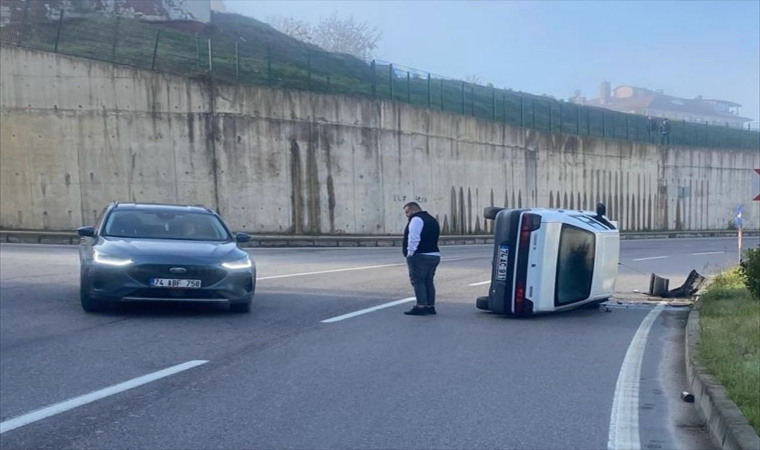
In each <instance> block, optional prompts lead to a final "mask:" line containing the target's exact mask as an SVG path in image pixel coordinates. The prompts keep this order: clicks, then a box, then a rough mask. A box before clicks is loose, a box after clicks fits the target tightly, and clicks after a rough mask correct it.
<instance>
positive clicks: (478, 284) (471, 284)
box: [467, 280, 491, 286]
mask: <svg viewBox="0 0 760 450" xmlns="http://www.w3.org/2000/svg"><path fill="white" fill-rule="evenodd" d="M490 282H491V280H488V281H481V282H480V283H470V284H468V285H467V286H482V285H484V284H488V283H490Z"/></svg>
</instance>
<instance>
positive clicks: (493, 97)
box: [491, 89, 496, 122]
mask: <svg viewBox="0 0 760 450" xmlns="http://www.w3.org/2000/svg"><path fill="white" fill-rule="evenodd" d="M491 111H493V121H494V122H496V89H491Z"/></svg>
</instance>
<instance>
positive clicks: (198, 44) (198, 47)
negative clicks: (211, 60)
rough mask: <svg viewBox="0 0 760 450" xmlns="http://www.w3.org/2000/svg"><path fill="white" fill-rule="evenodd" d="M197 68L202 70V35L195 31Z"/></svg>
mask: <svg viewBox="0 0 760 450" xmlns="http://www.w3.org/2000/svg"><path fill="white" fill-rule="evenodd" d="M195 70H197V71H198V72H200V71H201V37H200V36H198V33H195Z"/></svg>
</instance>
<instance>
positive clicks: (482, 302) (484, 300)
mask: <svg viewBox="0 0 760 450" xmlns="http://www.w3.org/2000/svg"><path fill="white" fill-rule="evenodd" d="M475 307H476V308H478V309H482V310H483V311H490V310H491V308H490V307H489V305H488V297H478V299H477V300H476V301H475Z"/></svg>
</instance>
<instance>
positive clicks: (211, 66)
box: [208, 38, 214, 73]
mask: <svg viewBox="0 0 760 450" xmlns="http://www.w3.org/2000/svg"><path fill="white" fill-rule="evenodd" d="M208 71H209V73H213V72H214V51H213V49H212V47H211V38H209V40H208Z"/></svg>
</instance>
